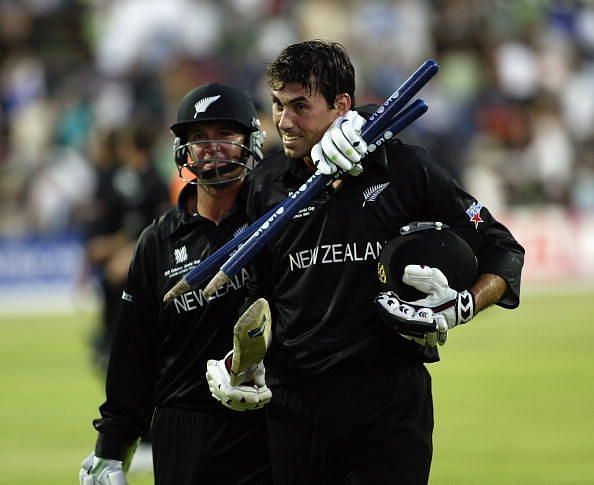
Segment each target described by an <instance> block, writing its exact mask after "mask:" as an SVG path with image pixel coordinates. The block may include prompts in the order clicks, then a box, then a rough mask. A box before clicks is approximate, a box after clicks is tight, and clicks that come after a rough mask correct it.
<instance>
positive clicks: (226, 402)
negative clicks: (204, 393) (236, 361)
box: [206, 351, 272, 411]
mask: <svg viewBox="0 0 594 485" xmlns="http://www.w3.org/2000/svg"><path fill="white" fill-rule="evenodd" d="M231 359H232V351H231V352H229V353H228V354H227V355H226V356H225V358H224V359H221V360H209V361H208V362H207V363H206V380H207V381H208V387H209V388H210V393H211V394H212V397H214V398H215V399H216V400H217V401H219V402H220V403H221V404H222V405H223V406H225V407H227V408H229V409H232V410H234V411H248V410H254V409H259V408H261V407H263V406H265V405H266V404H268V403H269V402H270V400H271V399H272V392H271V391H270V389H269V388H268V386H267V385H266V380H265V374H266V371H265V369H264V363H263V362H262V361H260V362H259V363H258V364H255V365H253V366H252V367H251V368H250V369H249V370H248V371H247V372H245V374H244V375H243V379H244V381H243V383H241V384H239V385H236V386H232V385H231V374H230V373H229V370H230V368H231Z"/></svg>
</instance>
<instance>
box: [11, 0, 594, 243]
mask: <svg viewBox="0 0 594 485" xmlns="http://www.w3.org/2000/svg"><path fill="white" fill-rule="evenodd" d="M308 38H324V39H332V40H336V41H339V42H341V43H343V44H344V45H345V46H346V48H347V50H348V51H349V53H350V54H351V57H352V59H353V62H354V64H355V67H356V70H357V77H358V80H357V82H358V86H357V103H358V104H364V103H369V102H379V101H382V100H383V99H384V98H386V97H387V96H388V95H389V94H391V93H392V92H393V91H394V89H395V88H396V87H397V86H398V85H400V84H401V83H402V82H403V81H404V79H406V77H407V76H408V75H409V74H410V73H411V72H412V71H414V69H416V67H417V66H418V65H420V63H421V62H422V61H424V60H425V59H427V58H429V57H431V58H434V59H436V60H437V61H438V62H439V64H440V66H441V69H440V72H439V74H438V76H437V77H436V78H434V80H433V81H432V82H431V83H430V84H429V85H428V86H427V87H426V88H425V89H424V91H423V93H422V96H423V98H424V99H425V100H426V101H427V102H428V104H429V106H430V112H429V113H428V114H427V115H425V116H424V117H423V118H421V119H420V120H419V121H418V122H417V123H416V124H415V126H414V128H412V127H411V129H409V130H407V132H406V134H405V135H403V137H404V138H405V139H406V140H407V141H410V142H414V143H419V144H422V145H423V146H425V147H426V148H427V149H428V150H429V151H430V152H431V153H432V155H433V156H434V158H435V159H436V160H437V161H438V162H439V163H441V164H442V165H443V166H445V167H446V168H447V169H448V170H450V171H452V172H453V173H454V174H455V175H456V176H457V177H458V178H459V180H460V181H461V182H462V183H463V185H465V186H466V187H468V188H469V189H470V191H471V192H472V193H474V194H476V195H478V196H479V197H481V198H482V201H483V203H485V204H487V205H488V206H490V208H491V209H492V210H494V211H498V210H505V209H507V208H510V207H514V206H524V205H537V204H538V205H542V204H554V205H558V206H561V207H564V208H568V209H572V210H573V209H575V210H594V5H593V2H589V1H577V0H576V1H552V0H551V1H545V0H514V1H506V0H392V1H388V0H301V1H298V0H201V1H196V0H167V1H162V0H86V1H82V0H79V1H76V0H1V1H0V103H1V110H0V235H3V236H8V235H21V234H30V233H35V234H52V233H60V232H65V231H72V230H79V229H81V228H82V229H83V230H85V229H84V228H89V227H94V228H95V229H96V228H97V220H98V218H99V219H100V217H101V214H98V211H99V212H100V211H101V208H100V207H99V208H98V204H97V199H98V197H99V198H100V197H104V196H101V192H102V188H101V187H103V190H104V189H105V187H104V184H103V185H102V181H103V182H104V181H105V174H106V172H105V170H109V171H111V172H110V173H111V174H112V175H113V179H110V180H112V182H110V183H111V184H112V189H113V190H115V191H117V192H118V194H119V196H120V199H121V200H124V201H128V202H130V201H134V200H136V199H135V197H138V194H137V193H136V192H135V191H138V187H139V181H142V180H143V179H142V174H143V173H145V172H146V170H148V169H149V168H147V167H151V170H153V172H152V174H153V175H154V176H155V177H156V178H160V180H161V182H162V183H163V184H164V185H165V187H166V189H167V191H168V193H167V194H166V197H168V200H169V202H170V201H171V200H173V198H174V197H175V194H176V190H178V184H177V183H176V182H175V177H176V174H175V168H174V163H173V161H172V153H171V146H172V141H173V137H172V135H171V133H170V132H169V130H168V127H169V125H170V124H171V123H172V121H173V120H174V118H175V110H176V107H177V103H178V101H179V99H180V98H181V97H182V95H183V94H184V93H185V92H186V91H188V90H189V89H190V88H192V87H194V86H196V85H199V84H202V83H205V82H208V81H215V80H219V81H223V82H229V83H232V84H235V85H237V86H239V87H242V88H244V89H246V90H248V91H249V92H250V93H252V95H253V96H254V97H255V99H256V101H257V104H258V106H259V109H260V110H261V113H262V119H263V122H264V126H265V129H266V131H267V133H268V138H267V141H266V147H265V148H266V150H267V151H272V150H273V149H275V148H276V146H277V139H276V136H275V130H274V128H273V127H272V126H271V125H270V121H269V106H270V100H269V95H268V93H267V89H266V86H265V85H264V82H263V72H264V68H265V65H266V63H267V62H269V61H270V60H271V59H273V58H274V56H275V55H276V54H277V53H278V52H279V51H280V49H281V48H282V47H283V46H285V45H287V44H290V43H292V42H295V41H298V40H303V39H308ZM134 126H136V127H139V126H142V127H143V129H144V131H145V132H144V135H143V136H141V135H140V134H138V133H137V135H138V136H140V138H139V139H140V140H142V144H144V148H145V151H147V152H148V155H149V156H148V157H146V160H148V162H147V165H146V166H145V167H144V168H141V170H140V172H138V171H137V173H136V175H134V170H133V167H132V168H131V166H132V165H133V163H131V160H133V159H134V155H133V154H131V152H130V150H129V149H127V148H126V147H127V145H129V140H130V129H131V127H134ZM149 131H150V133H149ZM138 136H137V137H136V138H137V139H138ZM140 187H141V188H142V187H145V184H144V183H141V184H140ZM151 187H154V186H151ZM159 194H161V195H162V194H163V192H162V190H161V189H159ZM101 200H104V199H101ZM136 202H138V201H137V200H136ZM153 202H155V204H157V202H159V203H161V202H163V201H162V200H161V199H159V201H153ZM126 203H127V202H126ZM132 205H134V204H133V203H132ZM157 206H159V205H158V204H157ZM159 207H162V206H159ZM128 208H129V205H126V209H123V208H122V209H120V214H123V213H124V211H125V210H128ZM128 222H129V221H128ZM137 222H138V221H137ZM120 224H123V222H122V221H120ZM87 232H88V231H87Z"/></svg>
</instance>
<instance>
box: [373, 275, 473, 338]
mask: <svg viewBox="0 0 594 485" xmlns="http://www.w3.org/2000/svg"><path fill="white" fill-rule="evenodd" d="M402 281H403V282H404V283H406V284H407V285H410V286H412V287H413V288H416V289H417V290H419V291H421V292H423V293H426V294H427V296H426V297H425V298H421V299H420V300H415V301H404V300H403V299H402V298H400V297H399V296H398V295H397V294H396V293H394V292H393V291H387V292H383V293H380V294H379V295H378V296H377V297H376V299H375V304H376V306H377V308H378V310H379V312H380V315H381V316H382V318H383V319H384V321H386V322H387V323H388V324H389V325H391V326H392V327H393V328H394V329H395V330H397V331H398V332H400V333H401V334H402V335H403V336H405V337H407V338H410V339H412V340H414V341H415V342H417V343H420V344H422V345H430V346H435V342H437V344H440V345H443V344H444V343H445V342H446V340H447V335H448V329H450V328H454V327H455V326H456V325H459V324H461V323H466V322H468V321H469V320H471V319H472V318H473V317H474V298H473V296H472V293H470V292H469V291H468V290H464V291H460V292H458V291H456V290H454V289H452V288H450V287H449V284H448V279H447V278H446V276H445V275H444V274H443V273H442V271H441V270H439V269H438V268H431V267H429V266H421V265H408V266H406V267H405V268H404V275H403V277H402Z"/></svg>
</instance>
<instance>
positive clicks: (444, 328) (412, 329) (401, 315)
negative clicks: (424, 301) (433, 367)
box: [375, 291, 448, 347]
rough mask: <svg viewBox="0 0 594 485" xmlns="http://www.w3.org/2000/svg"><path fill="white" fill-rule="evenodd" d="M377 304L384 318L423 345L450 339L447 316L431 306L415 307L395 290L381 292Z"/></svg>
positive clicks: (404, 335) (409, 337)
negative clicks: (436, 312)
mask: <svg viewBox="0 0 594 485" xmlns="http://www.w3.org/2000/svg"><path fill="white" fill-rule="evenodd" d="M375 305H376V307H377V309H378V311H379V314H380V316H381V317H382V319H383V320H384V321H385V322H386V323H387V324H388V325H389V326H390V327H391V328H393V329H394V330H396V331H397V332H398V333H400V335H401V336H402V337H404V338H406V339H408V340H412V341H413V342H416V343H417V344H419V345H422V346H423V347H435V346H436V345H437V344H439V345H443V344H445V343H446V341H447V339H448V324H447V322H446V320H445V317H444V316H443V315H440V314H434V313H433V311H432V310H431V309H430V308H415V307H413V306H412V305H410V304H408V303H406V302H404V301H402V300H401V299H400V298H399V297H398V295H396V293H394V292H393V291H386V292H382V293H380V294H379V295H378V296H377V297H376V298H375Z"/></svg>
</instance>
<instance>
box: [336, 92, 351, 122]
mask: <svg viewBox="0 0 594 485" xmlns="http://www.w3.org/2000/svg"><path fill="white" fill-rule="evenodd" d="M334 107H335V108H336V114H337V115H338V116H344V115H345V114H347V113H348V111H349V110H350V109H351V96H350V95H349V94H348V93H340V94H339V95H338V96H336V100H335V101H334Z"/></svg>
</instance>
